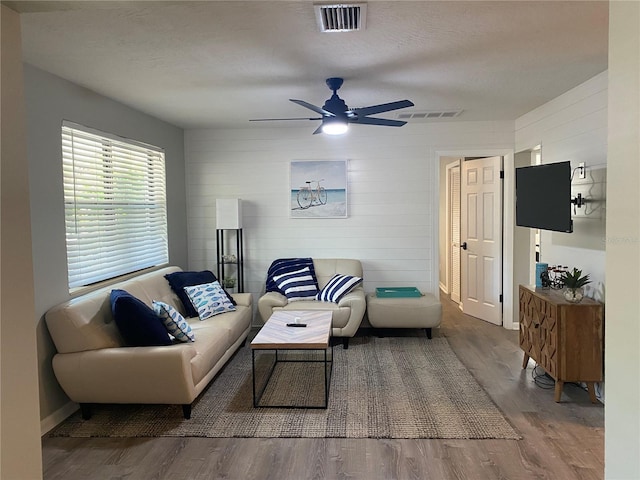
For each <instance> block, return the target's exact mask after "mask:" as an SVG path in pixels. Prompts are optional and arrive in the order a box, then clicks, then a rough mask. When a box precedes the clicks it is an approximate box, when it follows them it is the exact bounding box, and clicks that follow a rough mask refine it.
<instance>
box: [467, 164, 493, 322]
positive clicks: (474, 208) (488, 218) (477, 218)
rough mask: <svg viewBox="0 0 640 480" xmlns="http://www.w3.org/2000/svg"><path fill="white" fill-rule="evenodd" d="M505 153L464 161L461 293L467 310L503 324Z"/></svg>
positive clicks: (469, 312)
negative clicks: (501, 175)
mask: <svg viewBox="0 0 640 480" xmlns="http://www.w3.org/2000/svg"><path fill="white" fill-rule="evenodd" d="M501 167H502V157H489V158H481V159H478V160H471V161H466V162H462V182H461V220H462V221H461V229H460V230H461V232H460V241H461V244H460V248H461V252H460V253H461V255H462V256H461V264H462V275H461V278H462V282H461V284H462V285H461V294H462V305H463V310H464V312H465V313H466V314H468V315H471V316H474V317H477V318H480V319H482V320H486V321H487V322H491V323H495V324H496V325H502V305H501V303H500V295H501V294H502V181H501V179H500V170H501Z"/></svg>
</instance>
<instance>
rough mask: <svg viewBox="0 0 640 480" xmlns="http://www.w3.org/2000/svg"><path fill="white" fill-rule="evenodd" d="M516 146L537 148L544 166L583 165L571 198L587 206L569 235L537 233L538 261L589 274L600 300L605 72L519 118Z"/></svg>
mask: <svg viewBox="0 0 640 480" xmlns="http://www.w3.org/2000/svg"><path fill="white" fill-rule="evenodd" d="M515 143H516V152H518V151H522V150H527V149H530V148H532V147H534V146H535V145H538V144H541V145H542V163H554V162H560V161H567V160H568V161H570V162H571V166H572V167H574V168H575V167H577V166H578V163H579V162H585V164H586V167H587V178H586V179H584V180H579V179H578V175H577V174H576V175H575V176H574V179H573V182H572V195H575V194H577V193H578V192H581V193H582V194H583V195H584V196H585V198H587V200H588V201H589V204H588V205H587V207H583V209H581V210H578V211H577V215H575V216H573V221H574V232H573V233H558V232H548V231H543V232H541V239H540V249H541V260H540V261H542V262H545V263H548V264H549V265H558V264H560V265H566V266H569V267H570V268H571V267H576V268H579V269H582V270H583V271H584V273H589V274H590V276H591V278H592V280H593V281H592V283H591V284H590V285H588V289H587V295H589V296H591V297H594V298H596V299H597V300H603V299H604V280H605V274H604V270H605V250H604V248H605V243H604V238H605V228H604V226H605V211H606V208H605V203H604V200H605V198H604V197H605V182H606V166H607V72H604V73H601V74H599V75H596V76H595V77H593V78H591V79H590V80H588V81H586V82H585V83H583V84H581V85H579V86H577V87H575V88H573V89H572V90H570V91H568V92H567V93H565V94H563V95H561V96H559V97H557V98H555V99H554V100H552V101H550V102H548V103H546V104H544V105H542V106H540V107H538V108H537V109H535V110H533V111H531V112H529V113H527V114H526V115H523V116H522V117H520V118H518V119H517V120H516V138H515ZM585 212H586V214H585Z"/></svg>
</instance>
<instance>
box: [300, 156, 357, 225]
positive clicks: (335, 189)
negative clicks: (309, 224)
mask: <svg viewBox="0 0 640 480" xmlns="http://www.w3.org/2000/svg"><path fill="white" fill-rule="evenodd" d="M289 178H290V188H289V210H290V212H291V218H346V217H347V161H346V160H308V161H297V160H294V161H292V162H291V172H290V177H289Z"/></svg>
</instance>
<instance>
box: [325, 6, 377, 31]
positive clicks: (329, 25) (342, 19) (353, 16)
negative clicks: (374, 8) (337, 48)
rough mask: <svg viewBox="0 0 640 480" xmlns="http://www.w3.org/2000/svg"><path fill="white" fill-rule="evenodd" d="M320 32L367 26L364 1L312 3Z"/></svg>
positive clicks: (353, 29)
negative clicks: (326, 3)
mask: <svg viewBox="0 0 640 480" xmlns="http://www.w3.org/2000/svg"><path fill="white" fill-rule="evenodd" d="M313 8H314V10H315V12H316V19H317V20H318V26H319V27H320V31H321V32H353V31H356V30H364V29H365V27H366V26H367V4H366V3H349V4H346V3H340V4H334V5H314V6H313Z"/></svg>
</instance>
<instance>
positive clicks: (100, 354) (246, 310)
mask: <svg viewBox="0 0 640 480" xmlns="http://www.w3.org/2000/svg"><path fill="white" fill-rule="evenodd" d="M177 271H180V268H178V267H167V268H163V269H160V270H157V271H154V272H151V273H147V274H143V275H140V276H137V277H134V278H132V279H130V280H126V281H123V282H120V283H117V284H115V285H110V286H109V287H108V288H103V289H100V290H97V291H94V292H91V293H88V294H86V295H82V296H80V297H77V298H74V299H72V300H69V301H67V302H65V303H62V304H60V305H57V306H55V307H53V308H51V309H50V310H49V311H48V312H47V313H46V315H45V319H46V323H47V327H48V328H49V331H50V333H51V337H52V339H53V341H54V343H55V346H56V348H57V350H58V353H57V354H56V355H55V356H54V357H53V370H54V372H55V375H56V378H57V379H58V382H59V383H60V385H61V386H62V388H63V390H64V391H65V393H66V394H67V395H68V396H69V398H70V399H71V400H72V401H74V402H78V403H79V404H80V407H81V410H82V415H83V417H84V418H85V419H87V418H89V417H90V416H91V410H90V406H91V404H94V403H158V404H180V405H182V408H183V413H184V416H185V418H190V416H191V403H192V402H193V400H194V399H195V398H196V397H197V396H198V395H199V394H200V392H202V390H203V389H204V388H205V387H206V386H207V385H208V384H209V382H210V381H211V380H212V379H213V377H214V376H215V375H216V373H217V372H218V371H219V370H220V369H221V368H222V367H223V366H224V364H225V363H226V362H227V360H228V359H229V358H230V357H231V356H232V355H233V353H234V352H235V351H236V350H237V349H238V348H239V347H240V346H242V345H243V344H244V342H245V339H246V337H247V335H248V334H249V330H250V328H251V319H252V316H253V309H252V306H251V294H249V293H240V294H234V295H233V298H234V300H235V301H236V302H237V305H236V311H234V312H227V313H223V314H219V315H215V316H214V317H212V318H209V319H207V320H204V321H200V320H199V319H198V318H192V319H187V320H188V322H189V324H190V325H191V328H192V330H193V332H194V334H195V341H194V342H189V343H175V344H172V345H167V346H154V347H127V346H125V343H124V340H123V339H122V337H121V335H120V333H119V331H118V328H117V327H116V324H115V321H114V320H113V316H112V314H111V305H110V297H109V295H110V292H111V290H112V289H123V290H126V291H127V292H129V293H131V294H132V295H134V296H135V297H137V298H138V299H140V300H142V301H143V302H144V303H145V304H147V305H148V306H151V305H152V301H153V300H158V301H162V302H165V303H168V304H170V305H172V306H173V307H175V308H176V309H177V310H178V311H179V312H180V313H182V314H183V315H184V313H185V311H184V307H183V305H182V302H181V301H180V300H179V298H178V297H177V296H176V294H175V293H174V292H173V291H172V290H171V287H170V286H169V283H168V282H167V280H166V279H165V278H164V275H166V274H168V273H172V272H177Z"/></svg>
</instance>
